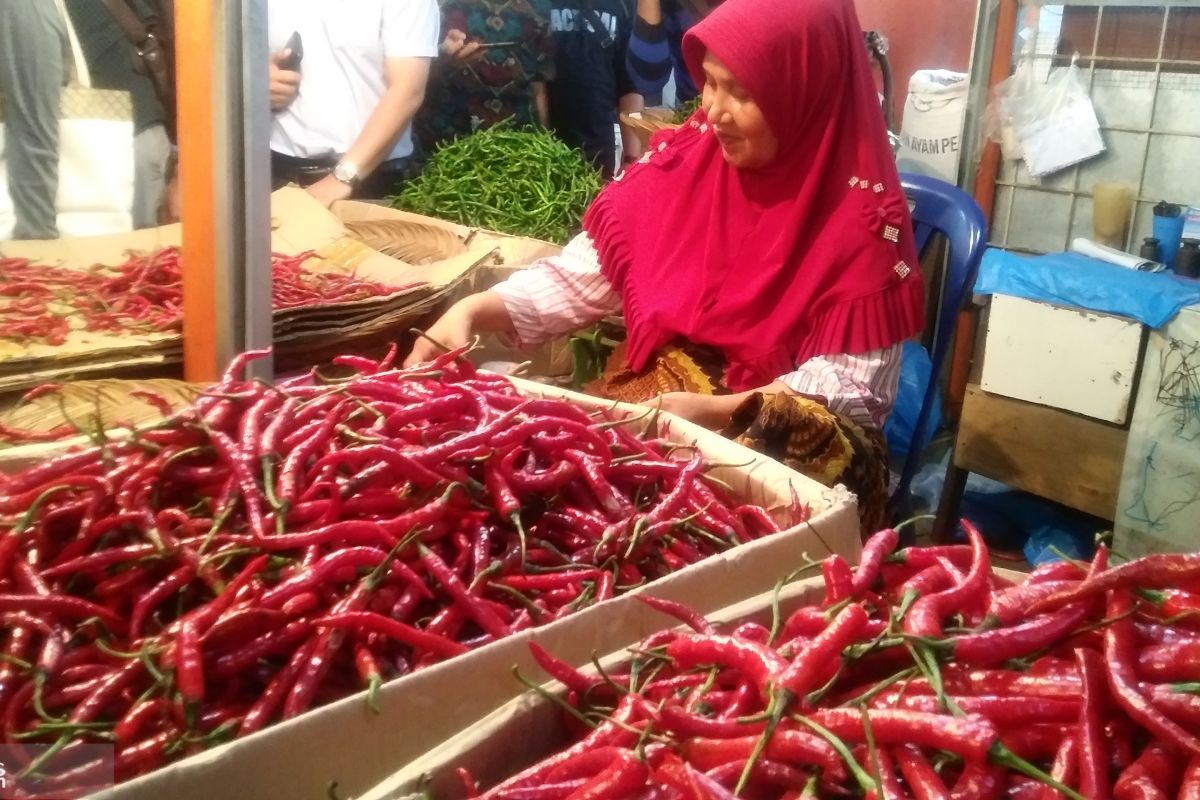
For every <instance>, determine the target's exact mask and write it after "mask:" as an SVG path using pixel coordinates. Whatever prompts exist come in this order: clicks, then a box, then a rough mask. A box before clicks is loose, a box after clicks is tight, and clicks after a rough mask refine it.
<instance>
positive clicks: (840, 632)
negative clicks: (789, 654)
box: [776, 603, 868, 697]
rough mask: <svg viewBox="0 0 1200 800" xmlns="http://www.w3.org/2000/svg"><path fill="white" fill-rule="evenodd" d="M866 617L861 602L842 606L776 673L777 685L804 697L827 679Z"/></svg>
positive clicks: (835, 668)
mask: <svg viewBox="0 0 1200 800" xmlns="http://www.w3.org/2000/svg"><path fill="white" fill-rule="evenodd" d="M867 621H868V616H867V612H866V610H865V609H864V608H863V607H862V606H861V605H858V604H856V603H855V604H851V605H848V606H846V608H844V609H842V611H841V612H840V613H839V614H838V615H837V616H836V617H835V618H834V620H833V622H831V623H830V624H829V627H827V628H826V629H825V630H823V631H821V633H819V634H818V635H817V637H816V638H815V639H814V640H813V642H812V644H811V645H809V646H808V647H807V648H806V649H805V650H804V651H803V652H801V653H800V654H799V655H798V656H797V657H796V659H795V660H793V661H792V663H791V664H789V665H788V666H787V668H786V669H785V670H783V672H781V673H779V675H778V678H777V681H776V683H777V685H778V686H779V688H781V689H783V690H785V691H788V692H791V693H792V695H794V696H796V697H803V696H804V695H805V694H807V693H809V692H811V691H812V690H814V689H816V688H818V687H819V686H821V684H823V683H824V682H825V681H827V680H829V678H830V677H831V676H832V675H833V673H834V672H836V671H837V669H838V667H839V666H840V655H841V652H842V650H844V649H845V648H846V647H849V646H850V645H851V644H853V643H854V642H855V641H856V639H857V638H858V636H859V634H860V633H861V632H862V630H863V628H865V627H866V625H867Z"/></svg>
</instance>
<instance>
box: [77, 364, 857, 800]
mask: <svg viewBox="0 0 1200 800" xmlns="http://www.w3.org/2000/svg"><path fill="white" fill-rule="evenodd" d="M517 383H518V385H519V387H520V388H521V390H522V391H523V392H525V393H527V394H531V395H542V396H554V397H566V398H569V399H571V400H572V401H573V402H576V403H579V404H580V405H582V406H586V407H591V408H605V409H610V410H611V412H612V413H613V414H617V415H624V416H626V417H628V418H630V419H631V420H633V419H637V418H640V419H637V421H636V422H631V423H630V424H631V425H632V426H637V427H640V428H642V429H645V427H646V426H648V425H649V424H651V419H650V418H649V417H648V416H647V415H646V414H645V411H646V410H645V409H644V408H642V407H639V406H628V405H620V404H613V403H609V402H606V401H602V400H598V399H596V398H591V397H586V396H584V395H578V394H575V393H571V392H564V391H562V390H559V389H554V388H552V387H547V386H542V385H540V384H533V383H529V382H526V381H518V382H517ZM657 433H658V434H659V435H663V436H667V437H669V438H670V439H672V440H673V441H677V442H679V443H681V444H688V445H695V446H696V447H697V448H698V449H699V450H700V451H701V452H703V453H704V454H705V455H706V456H707V457H708V459H709V460H710V461H712V462H714V463H721V464H740V465H744V466H739V467H719V468H718V469H717V470H716V471H715V472H714V474H715V475H717V476H719V477H721V478H722V479H723V480H725V481H726V482H729V483H731V485H732V486H733V487H734V489H735V490H737V491H738V492H739V494H740V495H741V496H742V497H745V498H746V499H747V500H748V501H749V502H753V503H758V504H759V505H762V506H764V507H766V508H767V509H768V510H769V511H771V512H772V513H773V514H775V515H777V518H780V517H781V516H782V515H785V514H787V513H789V512H788V510H789V509H790V508H791V507H792V506H793V493H794V495H795V497H798V498H799V499H800V501H801V502H804V503H807V504H809V506H810V508H811V512H812V515H811V517H810V518H809V519H808V520H807V521H805V522H802V523H800V524H797V525H793V526H791V527H790V528H789V529H788V530H786V531H785V532H783V533H780V534H776V535H774V536H770V537H767V538H764V539H760V540H757V541H755V542H752V543H750V544H746V545H742V546H741V547H738V548H736V549H734V550H731V551H729V552H727V553H725V554H722V555H721V556H718V557H714V558H709V559H706V560H705V561H703V562H701V563H699V564H695V565H692V566H690V567H687V568H686V569H683V570H680V571H679V572H677V573H675V574H673V575H670V576H668V577H666V578H662V579H660V580H658V581H655V582H653V583H651V584H649V585H647V586H645V587H641V588H640V589H638V590H636V591H634V592H631V593H629V594H626V595H622V596H621V597H617V598H614V599H612V600H609V601H606V602H604V603H601V604H599V605H596V606H593V607H591V608H587V609H584V610H583V611H580V612H578V613H576V614H574V615H573V616H571V617H567V618H565V619H562V620H559V621H557V622H554V623H551V624H549V625H546V626H544V627H542V628H538V629H534V630H529V631H523V632H521V633H519V634H516V635H514V636H511V637H509V638H507V639H504V640H501V641H498V642H495V643H493V644H490V645H487V646H485V647H481V648H479V649H478V650H475V651H473V652H470V653H467V654H465V655H462V656H459V657H458V658H454V659H451V660H449V661H445V662H443V663H441V664H438V665H435V666H433V667H430V668H428V669H425V670H422V671H420V672H416V673H414V674H412V675H408V676H405V677H403V678H399V679H397V680H394V681H391V682H390V683H388V684H386V685H385V686H384V688H383V690H382V691H381V692H380V697H379V701H380V714H379V715H378V716H376V715H374V714H372V713H371V712H370V711H369V709H368V708H367V703H366V695H365V693H360V694H357V695H354V696H352V697H348V698H345V699H343V700H341V701H338V702H336V703H332V704H330V705H328V706H325V707H323V708H319V709H315V710H313V711H311V712H309V713H307V714H304V715H303V716H300V717H297V718H296V719H293V720H290V721H288V722H284V723H281V724H278V725H274V726H272V727H270V728H268V729H266V730H264V731H261V732H260V733H258V734H255V735H253V736H250V737H247V738H246V739H242V740H239V741H235V742H232V743H229V744H227V745H224V746H222V747H219V748H215V749H213V750H211V751H208V752H205V753H202V754H199V755H197V756H194V757H192V758H189V759H187V760H185V761H181V762H179V763H176V764H174V765H171V766H168V767H165V768H163V769H161V770H158V771H157V772H154V773H152V774H150V775H147V776H144V777H142V778H138V779H136V780H133V781H130V782H128V783H125V784H122V785H120V786H118V787H116V788H115V789H113V790H110V791H107V792H103V793H101V794H99V795H97V798H98V799H99V800H161V798H172V800H209V799H210V798H213V797H223V796H236V797H244V798H256V799H262V798H281V800H296V799H297V798H306V797H311V798H324V797H326V789H327V787H328V785H329V783H330V782H331V781H336V782H337V783H338V785H339V787H340V788H339V792H340V796H342V797H346V796H353V795H355V794H358V793H361V792H364V791H366V790H368V789H369V788H370V787H372V786H375V785H376V784H378V783H379V782H380V781H382V780H384V779H385V778H386V777H387V776H388V775H390V774H391V773H392V772H394V771H395V769H396V768H397V765H401V764H405V763H408V762H409V761H412V760H413V759H415V758H417V757H418V756H420V755H421V754H422V753H425V752H427V751H429V750H431V749H432V748H435V747H437V746H438V745H440V744H441V743H442V742H444V741H445V740H446V739H448V738H449V737H451V736H453V735H455V734H457V733H458V732H459V731H461V730H463V729H464V728H466V727H467V726H468V725H471V724H473V723H475V722H476V721H478V720H479V719H481V718H482V717H483V716H484V715H486V714H488V713H489V712H491V711H492V710H494V709H496V708H498V707H499V706H501V705H502V704H504V703H505V702H507V701H509V700H510V699H512V698H513V697H515V696H517V695H518V694H520V692H521V689H522V687H521V685H520V684H519V683H517V682H515V681H513V680H512V679H511V670H512V668H513V667H514V666H519V667H520V668H521V669H522V670H523V671H525V672H526V673H532V671H533V670H534V669H535V667H534V664H533V662H532V660H531V658H530V656H529V650H528V647H527V643H528V642H529V641H530V640H536V641H538V642H540V643H541V644H542V645H543V646H545V647H546V648H548V649H549V650H550V651H552V652H554V653H555V654H557V655H558V656H559V657H561V658H563V659H565V660H567V661H569V662H571V663H574V664H576V665H582V664H586V663H588V661H589V660H590V658H591V655H592V653H594V652H599V653H608V652H613V651H616V650H619V649H621V648H624V647H627V646H629V645H631V644H633V643H635V642H637V641H638V640H640V639H641V638H642V637H643V636H645V635H646V634H647V633H649V632H650V631H652V630H654V629H655V628H657V627H661V625H662V618H661V617H659V616H657V615H653V614H648V613H647V611H648V609H646V607H645V606H643V605H642V604H641V603H639V602H637V600H636V598H635V595H637V594H639V593H650V594H653V595H655V596H659V597H666V598H670V599H673V600H679V601H682V602H686V603H688V604H690V605H692V606H694V607H695V608H696V609H697V610H699V611H701V612H702V613H710V612H713V611H716V610H718V609H721V608H724V607H726V606H730V605H733V604H734V603H736V602H738V601H740V600H743V599H744V598H747V597H751V596H754V595H757V594H759V593H760V592H764V591H768V590H769V589H771V588H772V587H773V586H774V584H775V583H776V581H777V580H778V579H779V578H780V577H782V576H783V575H785V574H787V573H789V572H791V571H792V570H794V569H795V568H796V567H797V566H798V565H799V564H800V563H801V561H802V556H803V555H804V554H808V555H810V556H812V557H814V558H822V557H824V556H825V555H827V554H828V553H830V552H837V553H840V554H842V555H843V556H845V557H846V558H847V559H849V560H850V562H851V563H856V562H857V560H858V555H859V552H860V549H861V542H860V539H859V523H858V514H857V510H856V506H855V503H854V498H853V495H851V494H850V493H849V492H847V491H846V490H845V489H844V488H842V487H836V488H834V489H829V488H826V487H824V486H822V485H820V484H818V483H816V482H815V481H812V480H810V479H808V478H805V477H804V476H801V475H799V474H798V473H795V472H793V471H791V470H789V469H787V468H786V467H783V466H782V465H781V464H779V463H777V462H775V461H773V460H771V459H769V458H766V457H765V456H761V455H759V454H757V453H754V452H752V451H750V450H748V449H746V448H744V447H741V446H740V445H737V444H735V443H733V442H731V441H729V440H727V439H724V438H722V437H720V436H719V435H717V434H715V433H712V432H710V431H707V430H705V429H703V428H700V427H697V426H695V425H692V424H691V423H689V422H687V421H685V420H681V419H678V418H673V417H670V416H669V415H663V416H662V417H660V418H659V420H658V430H657ZM533 674H537V673H533Z"/></svg>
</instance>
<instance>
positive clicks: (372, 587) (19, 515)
mask: <svg viewBox="0 0 1200 800" xmlns="http://www.w3.org/2000/svg"><path fill="white" fill-rule="evenodd" d="M462 352H463V351H461V350H460V351H456V352H453V353H448V354H446V355H445V356H443V357H440V358H439V359H437V360H436V361H434V362H432V363H430V364H426V365H423V366H421V367H419V368H416V369H410V370H399V369H393V368H392V366H391V365H392V358H393V356H394V352H393V354H392V355H391V356H389V357H388V358H386V359H384V360H383V361H382V362H379V363H376V362H374V361H370V360H366V359H361V358H357V357H343V358H341V359H338V362H339V364H340V365H341V366H342V367H345V368H349V369H350V370H351V371H353V372H354V374H353V376H352V377H348V378H344V379H335V380H325V379H322V378H320V377H319V376H318V375H316V374H313V375H309V376H305V377H304V378H301V379H295V380H290V381H284V382H281V383H279V384H278V385H275V386H271V385H266V384H262V383H258V382H246V381H242V380H240V379H237V378H235V377H234V376H239V375H241V372H242V370H243V369H244V365H245V362H246V360H247V359H249V358H252V357H254V356H255V355H256V354H247V355H246V356H244V357H242V358H241V359H239V360H238V362H237V363H235V364H234V365H232V366H231V368H230V371H229V372H228V374H227V375H226V377H225V378H224V379H223V380H222V381H221V382H220V384H219V385H217V386H216V388H214V389H212V390H210V391H208V392H206V393H205V394H204V395H202V396H201V397H200V398H199V399H198V400H197V401H196V402H195V403H194V405H192V406H190V407H189V408H187V409H186V410H184V411H181V412H179V413H177V414H175V415H173V416H171V417H170V418H169V419H167V420H166V421H165V422H164V423H162V424H161V425H159V426H157V427H155V428H153V429H149V430H142V431H139V432H137V433H136V434H135V436H134V438H132V439H129V440H124V441H111V440H110V441H108V442H107V443H104V444H102V445H100V446H97V447H96V448H93V449H90V450H87V451H81V452H73V453H68V454H66V455H62V456H60V457H57V458H55V459H53V460H50V461H47V462H45V463H42V464H40V465H38V466H35V467H33V468H30V469H28V470H26V471H25V472H22V473H19V474H16V475H14V476H10V477H8V478H6V479H3V482H2V483H0V515H2V516H0V520H2V521H3V524H2V527H0V619H2V620H3V630H4V635H3V643H2V647H3V649H2V651H0V652H2V654H0V725H3V740H4V742H6V743H10V744H12V743H21V742H39V743H53V744H55V745H56V747H58V748H63V749H66V748H70V747H72V746H74V745H75V744H76V743H83V742H111V743H114V744H115V746H116V758H117V761H116V767H117V775H118V778H120V779H124V778H129V777H131V776H134V775H138V774H141V773H144V772H146V771H149V770H151V769H154V768H155V767H157V766H159V765H161V764H163V763H164V762H166V761H167V760H169V759H173V758H177V757H181V756H183V755H185V754H189V753H192V752H195V751H197V750H201V749H203V748H205V747H207V746H209V745H211V744H214V743H217V742H220V741H223V740H227V739H230V738H233V737H235V736H243V735H246V734H249V733H253V732H254V731H257V730H259V729H261V728H263V727H264V726H266V725H268V724H271V723H273V722H275V721H277V720H280V719H288V718H291V717H295V716H297V715H299V714H302V713H304V712H305V711H306V710H308V709H309V708H311V707H313V706H315V705H319V704H321V703H325V702H328V701H330V700H333V699H336V698H339V697H343V696H346V695H348V694H351V693H353V692H356V691H360V690H361V689H363V688H369V689H371V690H372V692H371V694H370V695H369V697H370V698H371V701H372V702H374V696H375V694H374V691H375V690H377V688H378V686H379V684H380V683H381V682H383V681H386V680H388V679H391V678H394V677H397V676H401V675H404V674H406V673H408V672H410V671H412V670H416V669H419V668H421V667H424V666H426V665H429V664H432V663H434V662H437V661H440V660H443V659H446V658H449V657H452V656H455V655H458V654H460V653H464V652H466V651H467V650H469V649H471V648H474V647H478V646H480V645H482V644H485V643H488V642H492V641H495V640H496V639H499V638H501V637H504V636H508V635H509V634H511V633H513V632H515V631H520V630H522V629H525V628H528V627H531V626H536V625H540V624H544V623H547V622H550V621H553V620H555V619H558V618H561V617H563V616H564V615H567V614H570V613H572V612H573V611H576V610H578V609H581V608H584V607H587V606H589V605H591V604H594V603H597V602H599V601H603V600H605V599H607V598H610V597H612V596H613V595H615V594H618V593H621V592H623V591H627V590H628V589H630V588H632V587H636V586H639V585H642V584H644V583H646V582H647V581H650V580H653V579H654V578H656V577H659V576H661V575H665V574H667V573H669V572H672V571H673V570H676V569H679V568H681V567H683V566H685V565H687V564H691V563H693V562H695V561H698V560H700V559H702V558H705V557H707V556H709V555H711V554H713V553H717V552H720V551H723V550H726V549H728V548H730V547H733V546H735V545H737V544H739V543H742V542H746V541H750V540H752V539H755V538H758V537H761V536H765V535H767V534H771V533H774V532H777V531H778V530H779V528H778V526H777V525H776V523H775V522H774V521H773V520H772V519H771V517H770V516H769V515H768V514H767V513H766V512H765V511H764V510H763V509H762V508H760V507H757V506H748V505H738V504H737V503H736V502H735V501H733V500H732V499H731V496H730V495H729V494H728V493H727V491H726V490H725V489H724V488H723V487H722V485H721V484H720V483H719V482H718V481H717V480H716V479H715V478H712V477H710V476H709V475H707V474H706V470H707V466H706V464H705V463H704V461H703V460H702V459H701V458H700V457H699V455H697V454H695V453H694V451H693V450H691V449H683V450H677V449H675V448H673V447H672V445H671V444H670V443H668V442H666V441H662V440H657V439H642V438H639V437H638V436H636V435H634V434H633V433H632V432H630V431H629V430H628V426H623V425H622V424H620V423H618V422H614V421H609V419H608V417H609V416H610V415H609V414H608V413H607V412H604V413H601V414H597V415H590V414H589V413H587V412H585V411H583V410H581V409H580V408H579V407H577V406H574V405H571V404H569V403H567V402H565V401H561V400H556V399H540V398H526V397H523V396H521V395H520V394H518V393H517V391H516V389H515V388H514V387H513V385H512V384H511V383H510V382H509V381H507V380H506V379H504V378H501V377H499V376H496V375H488V374H486V373H477V372H476V371H475V369H474V367H473V366H472V365H471V364H470V362H469V361H467V360H466V359H465V358H463V357H462ZM43 763H44V762H43ZM41 766H42V764H38V763H35V764H31V765H29V764H27V765H24V768H25V769H27V770H28V769H32V770H33V771H35V772H36V771H37V770H38V769H39V768H40V767H41ZM7 767H8V769H9V770H14V771H15V770H16V769H17V768H18V767H17V766H15V765H14V764H13V763H11V761H10V762H9V763H8V764H7ZM44 788H45V789H46V790H47V791H50V790H52V789H53V788H54V787H53V786H52V785H49V786H46V787H44Z"/></svg>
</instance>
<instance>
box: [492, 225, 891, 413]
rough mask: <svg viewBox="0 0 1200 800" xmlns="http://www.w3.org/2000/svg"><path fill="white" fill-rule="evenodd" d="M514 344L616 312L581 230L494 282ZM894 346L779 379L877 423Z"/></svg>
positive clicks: (804, 367)
mask: <svg viewBox="0 0 1200 800" xmlns="http://www.w3.org/2000/svg"><path fill="white" fill-rule="evenodd" d="M494 291H495V292H496V293H497V294H499V295H500V298H501V299H502V300H503V301H504V306H505V308H506V309H507V310H508V313H509V316H511V317H512V321H513V327H514V328H515V330H516V334H517V339H518V340H519V342H520V344H522V345H526V346H532V345H538V344H542V343H543V342H547V341H549V340H551V339H554V338H556V337H559V336H562V335H564V334H567V333H571V332H572V331H576V330H579V329H580V328H585V327H587V326H588V325H592V324H594V323H596V322H599V321H600V320H602V319H604V318H605V317H608V316H613V315H617V314H620V313H621V296H620V295H619V294H618V293H617V291H616V289H614V288H613V286H612V284H610V283H609V282H608V279H606V278H605V277H604V275H602V274H601V272H600V263H599V258H598V256H597V255H596V249H595V247H593V246H592V242H591V240H590V239H589V238H588V236H587V234H586V233H581V234H579V235H578V236H576V237H575V238H574V239H572V240H571V242H570V243H568V244H567V246H566V247H565V248H563V251H562V254H561V255H558V256H553V257H550V258H545V259H542V260H540V261H538V262H536V263H534V264H532V265H531V266H530V267H529V268H528V269H524V270H520V271H518V272H516V273H514V274H513V275H512V276H510V277H509V278H508V279H507V280H505V281H503V282H502V283H500V284H498V285H496V286H495V287H494ZM900 351H901V346H900V345H899V344H895V345H892V346H891V347H888V348H884V349H882V350H872V351H871V352H869V353H860V354H853V355H849V354H848V355H826V356H816V357H814V358H810V359H809V360H808V361H805V362H804V363H803V364H800V365H798V366H797V367H796V369H795V370H794V371H793V372H789V373H788V374H787V375H782V376H780V378H779V380H780V381H782V382H783V383H785V384H787V386H788V387H789V388H790V389H791V390H792V391H794V392H796V393H797V394H801V395H805V396H807V397H811V398H813V399H815V400H818V401H820V402H821V403H823V404H824V405H826V406H827V407H828V408H829V409H830V410H831V411H834V412H835V413H838V414H841V415H843V416H846V417H849V418H850V419H852V420H854V422H856V423H857V424H859V425H863V426H869V427H876V428H882V427H883V422H884V420H885V419H887V415H888V413H889V412H890V411H891V410H892V404H893V403H894V402H895V399H896V385H897V382H898V380H899V376H900Z"/></svg>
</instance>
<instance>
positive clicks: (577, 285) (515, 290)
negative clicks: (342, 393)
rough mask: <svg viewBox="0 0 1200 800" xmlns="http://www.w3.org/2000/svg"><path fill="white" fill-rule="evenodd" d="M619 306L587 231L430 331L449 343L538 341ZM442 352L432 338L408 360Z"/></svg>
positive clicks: (418, 345)
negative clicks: (504, 338)
mask: <svg viewBox="0 0 1200 800" xmlns="http://www.w3.org/2000/svg"><path fill="white" fill-rule="evenodd" d="M620 311H621V297H620V295H618V294H617V292H616V290H614V289H613V287H612V284H610V283H609V282H608V280H607V279H606V278H605V277H604V276H603V275H602V274H601V273H600V266H599V264H598V262H597V260H596V251H595V248H593V247H592V244H591V241H590V240H589V239H588V237H587V234H580V235H579V236H576V237H575V238H574V239H572V240H571V242H570V243H569V244H568V245H567V246H566V247H565V248H563V252H562V253H561V254H560V255H557V256H553V257H551V258H546V259H542V260H541V261H539V262H537V263H536V264H534V265H532V266H530V267H528V268H527V269H523V270H519V271H517V272H515V273H513V275H512V276H510V277H509V278H508V279H507V280H505V281H502V282H501V283H499V284H497V285H496V286H495V287H493V288H492V289H491V290H489V291H486V292H481V293H480V294H475V295H471V296H470V297H467V298H466V299H464V300H461V301H459V302H458V303H456V304H455V305H453V306H451V308H450V310H449V311H447V312H446V313H445V314H444V315H443V316H442V317H441V319H439V320H438V321H437V322H435V323H434V324H433V326H432V327H430V329H429V330H428V331H427V335H428V336H429V338H430V339H435V340H436V341H438V342H439V343H441V344H443V345H445V346H447V347H457V346H459V345H462V344H466V343H467V342H468V341H470V339H471V337H472V336H473V335H474V334H476V333H501V334H506V335H508V336H511V337H513V338H515V339H516V340H517V342H519V343H520V344H522V345H536V344H541V343H542V342H547V341H550V340H551V339H553V338H555V337H556V336H561V335H563V334H566V333H570V332H571V331H575V330H579V329H580V328H585V327H587V326H588V325H590V324H592V323H595V322H598V321H599V320H601V319H603V318H604V317H606V316H610V315H612V314H618V313H620ZM439 352H441V350H440V348H438V347H437V346H436V345H434V344H433V343H432V342H430V341H428V340H420V341H418V342H417V343H416V345H415V346H414V348H413V352H412V354H411V355H410V356H409V357H408V359H407V360H406V361H405V363H406V364H416V363H420V362H422V361H428V360H429V359H430V358H432V357H434V356H436V355H437V354H438V353H439Z"/></svg>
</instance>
